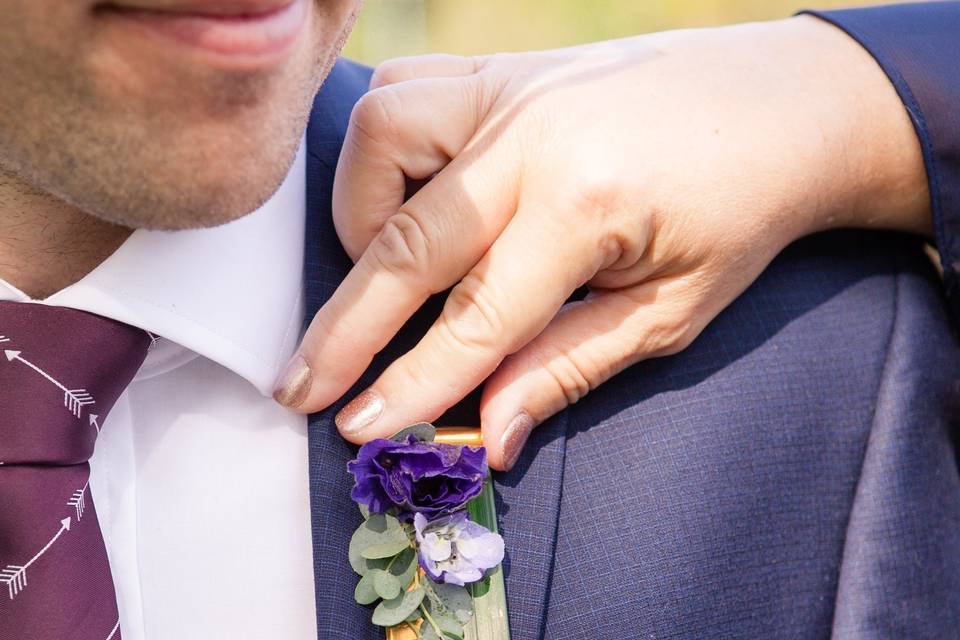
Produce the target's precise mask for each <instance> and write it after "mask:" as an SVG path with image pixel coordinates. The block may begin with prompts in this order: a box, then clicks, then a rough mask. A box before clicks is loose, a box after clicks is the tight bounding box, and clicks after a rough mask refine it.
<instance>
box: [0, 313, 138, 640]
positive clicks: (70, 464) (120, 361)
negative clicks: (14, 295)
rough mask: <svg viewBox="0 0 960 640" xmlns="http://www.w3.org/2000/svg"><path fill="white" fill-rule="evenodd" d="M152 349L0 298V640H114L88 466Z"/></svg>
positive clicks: (121, 329)
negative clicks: (115, 406)
mask: <svg viewBox="0 0 960 640" xmlns="http://www.w3.org/2000/svg"><path fill="white" fill-rule="evenodd" d="M149 345H150V337H149V334H147V333H146V332H145V331H143V330H141V329H137V328H135V327H132V326H130V325H126V324H123V323H121V322H117V321H114V320H109V319H107V318H103V317H101V316H97V315H93V314H90V313H86V312H83V311H76V310H73V309H65V308H62V307H52V306H47V305H42V304H32V303H16V302H0V350H2V354H3V357H2V358H0V640H14V639H17V640H22V639H25V638H29V639H30V640H62V639H65V638H70V639H71V640H116V639H118V638H120V629H119V616H118V613H117V603H116V596H115V594H114V590H113V581H112V579H111V577H110V567H109V564H108V562H107V554H106V549H105V547H104V543H103V537H102V536H101V533H100V528H99V525H98V523H97V516H96V513H95V511H94V508H93V501H92V500H91V498H90V487H89V476H90V466H89V464H88V460H89V459H90V456H91V455H92V454H93V447H94V443H95V442H96V439H97V435H98V434H99V433H100V423H101V422H102V421H103V419H104V418H106V415H107V413H108V412H109V411H110V409H111V407H112V406H113V403H114V402H116V400H117V398H118V397H119V396H120V394H121V393H122V392H123V390H124V389H125V388H126V386H127V385H128V384H129V383H130V381H131V380H132V379H133V376H134V374H135V373H136V372H137V370H138V369H139V368H140V365H141V364H142V362H143V360H144V358H145V357H146V353H147V348H148V346H149Z"/></svg>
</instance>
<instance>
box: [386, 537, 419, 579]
mask: <svg viewBox="0 0 960 640" xmlns="http://www.w3.org/2000/svg"><path fill="white" fill-rule="evenodd" d="M390 562H391V564H390V573H392V574H393V575H395V576H396V577H397V580H398V581H399V582H400V588H401V589H406V588H407V587H409V586H410V583H411V582H413V578H414V576H416V575H417V567H418V566H419V564H418V563H417V552H416V551H414V550H413V547H407V548H406V549H404V550H403V551H401V552H400V555H398V556H397V557H395V558H393V559H392V560H390Z"/></svg>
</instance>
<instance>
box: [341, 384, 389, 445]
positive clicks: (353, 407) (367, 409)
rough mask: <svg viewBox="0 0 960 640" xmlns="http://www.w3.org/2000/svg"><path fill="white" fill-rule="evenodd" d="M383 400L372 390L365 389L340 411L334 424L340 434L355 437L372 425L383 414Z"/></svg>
mask: <svg viewBox="0 0 960 640" xmlns="http://www.w3.org/2000/svg"><path fill="white" fill-rule="evenodd" d="M383 409H384V403H383V398H382V397H381V396H380V394H379V393H377V392H376V391H374V390H373V389H367V390H366V391H364V392H363V393H361V394H360V395H358V396H357V397H356V398H354V399H353V400H351V401H350V402H349V403H348V404H347V406H345V407H344V408H343V409H341V410H340V413H338V414H337V417H336V418H334V422H336V423H337V428H338V429H340V431H341V433H346V434H350V435H356V434H358V433H360V432H361V431H363V430H364V429H366V428H367V427H369V426H370V425H372V424H373V423H374V422H376V421H377V418H379V417H380V414H382V413H383Z"/></svg>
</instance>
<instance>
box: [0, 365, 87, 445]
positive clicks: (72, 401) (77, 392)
mask: <svg viewBox="0 0 960 640" xmlns="http://www.w3.org/2000/svg"><path fill="white" fill-rule="evenodd" d="M20 353H21V352H20V351H14V350H13V349H6V350H5V351H4V352H3V355H5V356H6V357H7V360H9V361H10V362H14V361H17V362H22V363H23V364H25V365H27V366H28V367H30V368H31V369H33V370H34V371H36V372H37V373H39V374H40V375H41V376H43V377H44V378H46V379H47V380H48V381H50V382H52V383H53V384H55V385H56V386H57V387H58V388H59V389H60V390H61V391H63V406H64V407H66V408H67V411H69V412H70V413H72V414H73V415H74V416H75V417H77V418H79V417H80V412H81V411H82V410H83V407H85V406H87V405H88V404H94V402H96V401H95V400H94V399H93V396H91V395H90V394H89V393H87V390H86V389H68V388H67V387H66V386H64V385H63V384H61V383H60V382H59V381H57V380H56V379H55V378H54V377H53V376H51V375H50V374H49V373H47V372H46V371H44V370H43V369H41V368H40V367H38V366H37V365H35V364H33V363H32V362H30V361H29V360H27V359H26V358H24V357H22V356H21V355H20ZM98 431H99V429H98Z"/></svg>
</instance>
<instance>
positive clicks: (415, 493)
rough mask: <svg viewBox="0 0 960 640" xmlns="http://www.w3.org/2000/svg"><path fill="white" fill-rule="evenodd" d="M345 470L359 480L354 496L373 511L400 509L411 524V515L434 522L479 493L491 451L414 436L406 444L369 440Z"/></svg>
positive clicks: (352, 495) (352, 493)
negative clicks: (488, 454) (419, 515)
mask: <svg viewBox="0 0 960 640" xmlns="http://www.w3.org/2000/svg"><path fill="white" fill-rule="evenodd" d="M347 470H348V471H349V472H350V473H352V474H353V475H354V477H355V478H356V481H357V482H356V485H355V486H354V487H353V491H352V492H351V494H350V495H351V497H352V498H353V499H354V500H355V501H356V502H358V503H360V504H363V505H366V507H367V508H368V509H369V510H370V512H371V513H385V512H387V511H388V510H389V509H391V508H393V507H397V508H398V510H399V517H400V518H401V519H402V520H405V521H407V522H409V521H410V518H411V517H412V515H413V513H422V514H424V515H425V516H426V517H427V518H428V519H433V518H437V517H440V516H444V515H448V514H450V513H453V512H454V511H456V510H457V509H461V508H462V507H463V506H464V505H465V504H466V503H467V501H468V500H470V499H471V498H474V497H476V496H477V495H479V494H480V490H481V489H482V488H483V481H484V479H485V478H486V477H487V452H486V450H485V449H484V448H483V447H479V448H471V447H461V446H457V445H451V444H442V443H438V442H425V441H419V440H416V439H415V438H413V437H410V438H408V439H407V441H406V442H395V441H393V440H382V439H379V440H371V441H370V442H368V443H366V444H365V445H363V446H362V447H360V452H359V454H358V456H357V459H356V460H354V461H352V462H350V463H349V464H348V465H347Z"/></svg>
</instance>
